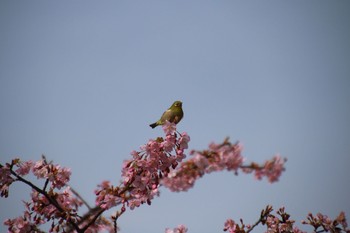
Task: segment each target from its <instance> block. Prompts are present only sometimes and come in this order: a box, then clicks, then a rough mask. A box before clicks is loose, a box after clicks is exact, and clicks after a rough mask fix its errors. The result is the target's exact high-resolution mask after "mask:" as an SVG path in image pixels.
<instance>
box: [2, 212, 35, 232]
mask: <svg viewBox="0 0 350 233" xmlns="http://www.w3.org/2000/svg"><path fill="white" fill-rule="evenodd" d="M4 224H5V225H7V226H8V227H9V232H15V233H27V232H31V230H32V226H31V223H30V222H29V221H28V220H27V219H24V218H23V217H22V216H20V217H17V218H15V219H12V220H11V219H7V220H6V221H5V222H4ZM33 229H35V228H34V227H33Z"/></svg>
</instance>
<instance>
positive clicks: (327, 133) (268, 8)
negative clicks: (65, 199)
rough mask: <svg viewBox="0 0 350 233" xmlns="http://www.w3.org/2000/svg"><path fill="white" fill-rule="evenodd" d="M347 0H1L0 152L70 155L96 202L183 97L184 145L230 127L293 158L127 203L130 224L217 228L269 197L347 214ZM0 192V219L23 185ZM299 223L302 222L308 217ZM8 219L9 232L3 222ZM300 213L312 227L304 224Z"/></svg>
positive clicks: (253, 156) (259, 153) (257, 148)
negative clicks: (263, 172)
mask: <svg viewBox="0 0 350 233" xmlns="http://www.w3.org/2000/svg"><path fill="white" fill-rule="evenodd" d="M349 12H350V2H349V1H323V0H322V1H207V0H205V1H182V0H179V1H167V0H162V1H141V0H140V1H10V0H2V1H1V2H0V34H1V36H0V109H1V114H0V156H1V162H2V163H3V162H7V161H9V160H10V159H11V158H13V157H15V156H18V157H20V158H22V159H24V160H34V161H35V160H39V159H40V158H41V154H45V155H46V156H47V158H48V159H49V160H53V161H54V162H56V163H59V164H61V165H63V166H66V167H70V168H71V169H72V177H71V182H70V184H71V185H72V186H73V187H74V188H75V189H76V190H78V191H79V192H80V193H81V194H82V195H83V196H84V197H85V198H86V200H88V201H89V202H90V203H91V204H93V203H94V194H93V190H94V189H95V188H96V185H97V184H98V183H100V182H101V181H103V180H110V181H112V182H113V183H115V184H117V183H118V182H119V180H120V171H121V165H122V162H123V160H124V159H128V158H130V151H132V150H136V149H138V148H139V146H140V145H141V144H144V143H145V142H147V141H148V139H150V138H154V137H157V136H161V135H162V130H161V129H160V128H156V129H154V130H152V129H151V128H150V127H149V126H148V125H149V124H150V123H152V122H154V121H155V120H157V118H158V117H159V116H160V115H161V113H162V112H163V111H164V110H165V109H166V108H168V107H169V105H170V104H171V103H172V102H173V101H174V100H182V101H183V108H184V112H185V117H184V119H183V120H182V122H181V123H180V124H179V125H178V130H179V131H181V132H183V131H186V132H187V133H188V134H189V135H190V136H191V142H190V145H189V146H190V149H205V148H206V147H207V145H208V144H209V143H210V142H212V141H215V142H220V141H222V140H223V139H224V138H225V137H226V136H230V138H231V140H232V141H233V142H234V141H236V140H239V141H241V142H242V144H243V145H244V151H243V155H244V156H245V157H246V158H247V161H256V162H263V161H265V160H266V159H269V158H271V157H272V156H273V155H274V154H275V153H280V154H281V155H282V156H284V157H287V158H288V162H287V164H286V169H287V170H286V172H285V173H284V174H283V175H282V177H281V179H280V181H279V182H278V183H275V184H269V183H268V182H267V181H266V180H263V181H256V180H255V179H254V177H253V176H251V175H242V174H241V175H239V176H235V175H234V174H232V173H229V172H222V173H216V174H210V175H206V176H204V178H203V179H201V180H199V181H198V183H196V185H195V187H194V189H191V190H189V191H188V192H185V193H171V192H169V191H168V190H166V189H164V188H161V195H160V197H159V198H156V199H155V200H154V201H153V203H152V205H151V206H142V207H141V208H138V209H135V210H133V211H128V212H127V213H126V214H125V215H124V216H123V217H122V218H121V219H120V221H119V225H120V227H121V232H128V233H137V232H150V233H151V232H152V233H153V232H164V229H165V228H166V227H171V228H173V227H175V226H176V225H178V224H185V225H186V226H187V227H188V228H189V232H201V233H212V232H222V229H223V225H224V222H225V220H226V219H227V218H234V219H236V220H239V218H243V219H244V220H245V221H246V223H253V222H255V221H256V220H257V219H258V217H259V214H260V210H261V209H263V208H264V207H265V206H266V205H267V204H271V205H273V206H274V207H275V208H276V209H277V208H279V207H281V206H285V207H286V209H287V211H288V212H289V213H291V214H292V217H293V218H294V219H295V220H296V221H297V222H300V220H302V219H304V218H305V217H306V215H307V214H308V212H310V211H311V212H314V213H317V212H319V211H320V212H322V213H324V214H328V215H329V216H330V217H335V216H336V215H337V214H338V213H339V212H340V211H342V210H343V211H345V212H346V214H347V217H348V219H350V201H349V197H350V188H349V186H350V169H349V165H350V122H349V120H350V104H349V102H350V14H349ZM10 192H11V193H10V198H8V199H0V221H1V222H3V221H4V220H5V219H6V218H9V217H15V216H18V215H19V214H21V213H22V210H23V207H22V203H21V202H20V201H19V200H21V199H28V196H29V189H28V187H26V186H25V185H23V184H15V185H14V186H13V187H12V188H11V190H10ZM299 225H301V224H299ZM5 229H6V228H5V227H4V226H3V225H2V224H1V226H0V232H5ZM302 229H310V228H304V227H303V226H302Z"/></svg>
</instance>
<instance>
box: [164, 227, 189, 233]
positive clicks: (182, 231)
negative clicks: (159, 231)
mask: <svg viewBox="0 0 350 233" xmlns="http://www.w3.org/2000/svg"><path fill="white" fill-rule="evenodd" d="M187 230H188V229H187V227H186V226H185V225H178V226H177V227H175V228H174V229H170V228H166V229H165V233H186V232H187Z"/></svg>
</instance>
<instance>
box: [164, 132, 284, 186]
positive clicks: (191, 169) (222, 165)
mask: <svg viewBox="0 0 350 233" xmlns="http://www.w3.org/2000/svg"><path fill="white" fill-rule="evenodd" d="M242 148H243V147H242V145H241V144H240V143H238V142H237V143H234V144H232V143H231V142H229V139H228V138H227V139H225V140H224V142H223V143H221V144H216V143H211V144H210V145H209V149H208V150H203V151H196V150H193V151H191V155H192V157H191V158H190V159H188V160H187V161H185V162H183V163H181V165H180V166H179V167H178V169H175V170H173V171H171V172H170V174H169V175H168V176H167V177H164V178H163V180H162V184H163V185H164V186H166V187H167V188H169V189H170V190H171V191H175V192H180V191H187V190H188V189H190V188H192V187H193V186H194V184H195V182H196V180H197V179H199V178H201V177H202V176H203V175H204V174H207V173H211V172H214V171H222V170H227V171H233V172H234V173H235V174H236V175H237V174H238V170H239V169H241V170H242V172H244V173H252V172H254V173H255V177H256V178H257V179H259V180H261V179H262V178H263V177H267V179H268V180H269V182H271V183H272V182H276V181H278V178H279V177H280V176H281V174H282V172H283V171H284V170H285V168H284V163H285V161H286V160H285V159H283V158H281V157H280V156H279V155H276V156H275V157H273V158H272V159H271V160H268V161H266V162H265V163H264V164H263V165H259V164H257V163H251V164H249V165H244V164H243V162H244V161H245V158H244V157H243V156H242V155H241V152H242Z"/></svg>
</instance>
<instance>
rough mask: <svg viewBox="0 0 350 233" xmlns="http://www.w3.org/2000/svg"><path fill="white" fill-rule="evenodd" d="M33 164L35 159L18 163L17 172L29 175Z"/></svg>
mask: <svg viewBox="0 0 350 233" xmlns="http://www.w3.org/2000/svg"><path fill="white" fill-rule="evenodd" d="M33 164H34V163H33V161H26V162H20V163H18V169H17V170H16V173H17V174H18V175H21V176H24V175H27V174H28V173H29V172H30V169H32V167H33Z"/></svg>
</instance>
